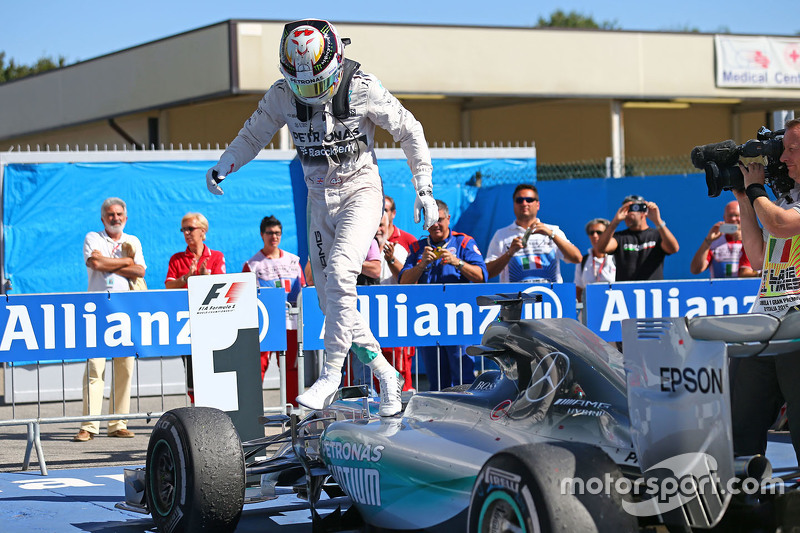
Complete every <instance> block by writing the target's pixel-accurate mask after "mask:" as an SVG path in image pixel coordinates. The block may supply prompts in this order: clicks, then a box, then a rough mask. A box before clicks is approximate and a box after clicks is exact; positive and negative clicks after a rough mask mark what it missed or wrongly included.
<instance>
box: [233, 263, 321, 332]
mask: <svg viewBox="0 0 800 533" xmlns="http://www.w3.org/2000/svg"><path fill="white" fill-rule="evenodd" d="M278 253H279V256H278V257H277V258H275V259H272V258H269V257H267V256H265V255H264V252H263V251H261V250H259V251H258V253H256V255H254V256H253V257H251V258H250V259H249V260H247V262H245V264H244V266H243V267H242V272H253V273H255V275H256V280H257V281H258V286H259V287H274V288H279V289H283V290H284V291H286V301H288V302H290V303H291V304H292V305H297V296H298V294H300V289H301V288H303V287H305V286H306V280H305V277H304V276H303V267H302V266H300V258H299V257H297V256H296V255H294V254H292V253H289V252H285V251H283V250H281V249H278ZM286 328H287V329H297V315H293V314H290V313H289V310H288V309H287V310H286Z"/></svg>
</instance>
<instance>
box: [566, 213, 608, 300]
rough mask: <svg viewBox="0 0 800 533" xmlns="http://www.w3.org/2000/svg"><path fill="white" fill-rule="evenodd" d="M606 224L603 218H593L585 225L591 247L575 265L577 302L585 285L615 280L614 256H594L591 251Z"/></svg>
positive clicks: (606, 221)
mask: <svg viewBox="0 0 800 533" xmlns="http://www.w3.org/2000/svg"><path fill="white" fill-rule="evenodd" d="M608 224H609V221H608V220H606V219H605V218H593V219H592V220H590V221H589V222H588V223H587V224H586V234H587V235H588V236H589V242H591V244H592V246H590V247H589V251H588V252H587V253H586V255H584V256H583V259H581V262H580V263H578V264H577V265H575V292H576V295H575V296H576V298H577V299H578V301H579V302H580V301H581V298H582V297H583V290H584V289H585V288H586V284H587V283H597V282H612V281H614V280H615V279H616V274H617V265H616V264H615V263H614V256H613V255H611V254H596V253H595V252H594V250H593V249H592V248H593V246H594V243H596V242H597V240H598V239H599V238H600V235H601V234H602V233H603V232H604V231H605V229H606V227H608Z"/></svg>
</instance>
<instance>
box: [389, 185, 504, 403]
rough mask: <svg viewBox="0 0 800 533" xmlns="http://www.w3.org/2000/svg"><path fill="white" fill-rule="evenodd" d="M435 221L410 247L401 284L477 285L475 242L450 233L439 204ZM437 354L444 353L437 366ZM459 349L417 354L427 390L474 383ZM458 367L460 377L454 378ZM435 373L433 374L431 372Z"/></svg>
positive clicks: (480, 266)
mask: <svg viewBox="0 0 800 533" xmlns="http://www.w3.org/2000/svg"><path fill="white" fill-rule="evenodd" d="M436 205H437V206H438V207H439V219H438V221H437V222H436V223H435V224H433V225H432V226H431V227H430V228H428V233H430V235H429V236H428V237H427V238H425V239H420V240H418V241H417V242H415V243H414V244H413V245H411V253H409V255H408V258H407V259H406V263H405V265H404V266H403V270H401V271H400V283H401V284H408V285H411V284H414V283H420V284H423V283H470V282H472V283H481V282H484V281H486V280H487V279H488V278H489V276H488V274H487V272H486V264H485V263H484V262H483V257H482V256H481V252H480V251H479V250H478V246H477V245H476V244H475V239H473V238H472V237H470V236H469V235H465V234H464V233H458V232H455V231H450V211H449V209H448V208H447V204H445V203H444V202H443V201H441V200H436ZM439 350H441V351H443V352H444V356H443V357H442V358H441V361H440V364H437V359H438V357H437V356H438V353H437V352H439ZM461 351H462V347H461V346H440V347H438V348H437V347H436V346H425V347H419V348H417V352H418V353H419V354H420V357H422V359H423V361H424V362H425V370H426V373H427V375H428V385H429V387H430V389H431V390H439V389H441V388H446V387H451V386H453V385H458V384H459V383H472V382H473V381H474V380H475V374H474V364H473V361H472V359H471V358H470V357H469V356H467V355H464V356H462V357H461V358H459V354H460V353H461ZM459 366H460V367H461V375H460V376H459V375H458V369H459ZM436 368H438V369H439V371H438V372H436V371H435V369H436Z"/></svg>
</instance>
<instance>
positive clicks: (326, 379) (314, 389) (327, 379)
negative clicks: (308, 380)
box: [295, 372, 342, 409]
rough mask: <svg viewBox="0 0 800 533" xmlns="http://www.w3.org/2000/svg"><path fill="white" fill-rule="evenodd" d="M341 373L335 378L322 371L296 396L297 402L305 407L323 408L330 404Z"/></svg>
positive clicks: (337, 388)
mask: <svg viewBox="0 0 800 533" xmlns="http://www.w3.org/2000/svg"><path fill="white" fill-rule="evenodd" d="M341 379H342V378H341V375H340V376H339V377H338V378H337V377H335V376H333V375H331V374H328V373H325V372H323V373H322V375H321V376H320V377H319V379H317V381H315V382H314V384H313V385H311V387H309V388H308V389H307V390H306V391H305V392H304V393H303V394H300V395H299V396H298V397H297V398H295V399H296V400H297V403H298V404H300V405H302V406H303V407H305V408H307V409H325V408H326V407H328V406H329V405H330V404H331V401H332V400H333V397H334V396H335V395H336V391H338V390H339V382H340V381H341Z"/></svg>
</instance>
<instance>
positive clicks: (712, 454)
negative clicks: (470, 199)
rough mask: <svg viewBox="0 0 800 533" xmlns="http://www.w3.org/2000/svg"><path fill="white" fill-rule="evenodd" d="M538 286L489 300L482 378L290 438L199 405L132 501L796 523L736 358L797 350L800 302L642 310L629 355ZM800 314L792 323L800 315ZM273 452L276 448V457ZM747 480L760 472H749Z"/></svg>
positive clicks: (603, 523) (543, 521)
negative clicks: (746, 403)
mask: <svg viewBox="0 0 800 533" xmlns="http://www.w3.org/2000/svg"><path fill="white" fill-rule="evenodd" d="M536 297H537V296H536V295H527V294H524V293H519V294H500V295H493V296H484V297H480V298H479V299H478V304H479V305H498V306H500V310H499V320H497V321H495V322H493V323H492V324H491V325H490V326H489V327H488V328H487V330H486V332H485V333H484V335H483V339H482V343H481V345H478V346H470V347H469V348H468V349H467V353H468V354H470V355H473V356H482V357H487V358H489V359H491V360H492V361H494V363H496V365H497V367H498V369H497V370H488V371H486V372H484V373H482V374H481V375H479V376H478V377H477V379H476V380H475V382H474V383H472V384H470V385H465V386H461V387H455V388H453V389H450V390H444V391H441V392H426V393H418V394H415V395H413V396H411V397H410V398H404V400H407V403H406V405H405V408H404V411H403V413H402V414H401V415H400V416H397V417H392V418H381V417H378V416H377V415H376V412H377V405H376V403H375V400H374V399H371V398H368V397H367V396H366V394H365V391H363V390H362V389H359V388H344V389H342V390H341V391H340V394H339V397H338V399H337V400H336V401H335V402H334V403H333V404H331V405H330V406H329V407H328V408H326V409H324V410H321V411H315V412H312V413H311V414H309V415H308V416H306V417H305V418H304V419H302V420H301V419H299V418H298V417H297V416H296V415H291V416H277V417H264V418H263V420H262V422H263V423H264V424H265V425H267V426H269V425H275V424H280V425H282V426H283V431H281V432H280V433H279V434H277V435H274V436H271V437H265V438H261V439H256V440H252V441H248V442H244V443H240V442H239V439H238V436H237V433H236V430H235V428H234V427H233V425H232V423H231V422H230V419H229V418H228V417H227V415H226V414H225V413H223V412H221V411H218V410H215V409H210V408H202V407H190V408H182V409H176V410H173V411H170V412H168V413H165V414H164V416H163V417H162V418H161V419H160V420H159V421H158V423H157V424H156V426H155V428H154V430H153V433H152V436H151V438H150V443H149V446H148V451H147V464H146V466H145V468H144V469H139V470H136V471H126V504H124V508H128V509H138V510H140V511H143V512H149V513H150V514H151V515H152V517H153V519H154V521H155V523H156V525H157V527H158V530H159V531H169V532H173V531H195V530H200V529H202V530H204V531H213V530H218V531H231V530H233V529H234V528H235V526H236V524H237V522H238V520H239V517H240V515H241V512H242V506H243V504H245V503H248V502H255V501H262V500H266V499H270V498H275V497H277V495H278V494H279V493H281V492H282V491H283V492H287V491H288V492H293V493H295V494H297V495H299V496H300V497H303V498H306V499H307V500H308V503H309V505H310V506H311V511H312V517H314V519H315V522H314V524H315V527H318V528H319V529H323V528H325V527H328V526H330V525H331V524H330V523H326V522H325V521H323V520H322V519H320V518H319V515H318V514H317V513H316V509H315V505H316V504H317V503H318V502H319V500H320V496H321V494H322V492H323V491H325V493H326V494H327V495H328V496H329V497H331V498H334V499H337V498H338V499H339V500H340V501H342V502H346V503H347V504H349V511H348V512H346V513H345V514H344V515H341V514H335V513H331V515H328V517H326V519H325V520H330V517H331V516H334V515H335V516H336V517H337V518H341V519H342V520H346V518H347V517H348V515H357V519H358V520H360V521H362V523H363V524H365V526H366V527H369V528H374V527H377V528H386V529H392V530H428V531H437V530H438V531H464V530H467V531H471V532H472V531H475V532H477V531H480V532H501V531H524V532H534V531H553V532H567V531H570V532H571V531H614V532H618V531H634V530H640V529H642V528H651V527H654V526H658V525H659V524H664V525H666V526H667V528H668V529H670V530H672V531H688V530H690V529H692V528H705V529H707V528H714V527H717V528H722V529H723V530H725V531H729V530H737V531H738V530H743V531H744V530H751V529H753V530H759V531H762V530H775V529H776V528H778V527H784V531H786V530H788V528H787V527H786V526H794V525H797V524H798V522H800V513H799V512H798V505H797V500H796V498H794V497H793V495H795V494H797V492H796V491H792V490H789V489H791V488H792V486H791V482H790V481H789V480H792V479H795V478H796V477H797V475H798V472H797V471H796V469H792V470H791V471H787V472H784V473H783V475H782V476H780V477H772V475H773V472H772V470H771V466H770V465H769V462H768V461H767V460H766V459H765V458H764V457H761V456H755V457H740V458H734V455H733V449H732V444H731V430H730V407H729V406H730V400H729V390H728V389H729V387H728V368H727V362H728V357H743V356H756V355H759V356H761V355H775V354H778V353H784V352H787V351H790V350H796V348H795V346H796V341H797V339H800V313H797V314H796V315H788V316H787V317H786V318H785V319H783V320H779V319H777V318H774V317H771V316H767V315H730V316H710V317H694V318H691V319H685V318H664V319H632V320H627V321H625V323H624V324H623V341H624V345H625V358H624V361H623V356H622V354H621V353H620V352H619V351H617V350H616V349H615V348H613V347H611V346H610V345H609V344H608V343H606V342H605V341H603V340H602V339H600V338H599V337H597V336H596V335H595V334H594V333H592V332H591V331H589V330H588V329H587V328H585V327H584V326H583V325H581V324H580V323H579V322H577V321H575V320H572V319H560V318H556V319H540V320H528V319H522V318H521V316H522V310H523V306H524V305H525V304H526V303H529V300H531V299H535V298H536ZM795 316H796V317H797V318H794V317H795ZM266 451H271V452H272V453H271V455H269V456H268V457H267V456H266ZM748 483H749V485H748Z"/></svg>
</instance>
